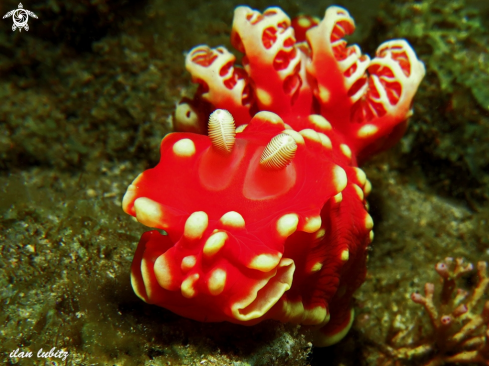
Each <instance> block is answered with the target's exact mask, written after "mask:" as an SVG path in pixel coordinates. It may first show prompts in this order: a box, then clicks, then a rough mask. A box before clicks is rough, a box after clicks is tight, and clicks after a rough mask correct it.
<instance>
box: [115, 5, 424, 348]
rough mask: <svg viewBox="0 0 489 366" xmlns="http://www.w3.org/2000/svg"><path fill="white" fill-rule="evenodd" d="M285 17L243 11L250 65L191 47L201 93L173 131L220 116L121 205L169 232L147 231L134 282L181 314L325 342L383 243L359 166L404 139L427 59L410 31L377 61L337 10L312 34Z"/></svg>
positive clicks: (165, 155)
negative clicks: (305, 328) (265, 323)
mask: <svg viewBox="0 0 489 366" xmlns="http://www.w3.org/2000/svg"><path fill="white" fill-rule="evenodd" d="M291 24H292V23H291V21H290V19H289V18H288V16H287V15H286V14H285V13H283V11H282V10H281V9H280V8H276V7H274V8H269V9H267V10H265V11H264V13H263V14H261V13H259V12H257V11H254V10H252V9H250V8H248V7H245V6H240V7H238V8H236V10H235V17H234V23H233V32H232V35H231V39H232V43H233V45H234V46H235V47H236V48H237V49H238V50H239V51H241V52H243V53H244V54H245V56H244V57H243V65H244V68H243V69H241V68H239V67H235V66H234V61H235V57H234V56H233V55H232V54H231V53H229V52H228V51H227V50H226V49H224V48H222V47H219V48H217V49H214V50H213V49H210V48H209V47H207V46H197V47H196V48H194V49H193V50H192V51H190V53H189V55H188V56H187V69H188V70H189V71H190V73H191V74H192V76H193V79H194V81H196V82H198V83H199V84H200V88H199V90H198V91H197V94H196V96H195V97H194V99H193V100H192V101H187V102H185V103H182V104H181V105H180V106H179V107H178V108H180V111H179V110H178V109H177V112H176V116H177V121H176V122H177V123H176V126H177V128H178V129H180V130H183V131H205V129H206V128H205V126H204V122H203V117H202V116H203V115H205V114H206V112H204V111H213V112H212V114H210V117H209V125H208V135H204V134H196V133H193V132H177V133H171V134H169V135H167V136H166V137H165V138H164V139H163V141H162V143H161V159H160V163H159V164H158V165H157V166H156V167H155V168H153V169H149V170H147V171H145V172H143V173H142V174H140V175H139V176H138V177H137V178H136V179H135V180H134V181H133V183H132V184H131V185H130V186H129V188H128V190H127V192H126V194H125V196H124V199H123V209H124V211H125V212H127V213H128V214H130V215H132V216H135V217H136V218H137V220H138V221H139V222H140V223H142V224H144V225H146V226H149V227H152V228H156V229H162V230H164V231H165V232H166V235H162V234H160V232H159V231H157V230H153V231H149V232H146V233H145V234H143V236H142V238H141V240H140V242H139V245H138V248H137V250H136V253H135V256H134V260H133V263H132V267H131V282H132V286H133V288H134V290H135V292H136V294H137V295H138V296H139V297H140V298H141V299H143V300H144V301H146V302H148V303H151V304H156V305H159V306H162V307H165V308H167V309H170V310H171V311H173V312H175V313H177V314H180V315H182V316H185V317H189V318H192V319H196V320H200V321H208V322H217V321H229V322H233V323H238V324H245V325H253V324H256V323H258V322H260V321H262V320H265V319H276V320H280V321H283V322H293V323H298V324H305V325H310V326H313V327H314V328H315V339H314V344H315V345H317V346H327V345H330V344H333V343H336V342H338V341H339V340H340V339H341V338H342V337H344V335H345V334H346V333H347V332H348V330H349V328H350V327H351V324H352V321H353V310H352V307H351V299H352V296H353V293H354V291H355V290H356V289H357V288H358V287H359V286H360V285H361V284H362V282H363V281H364V279H365V273H366V260H367V249H368V246H369V244H370V243H371V242H372V240H373V231H372V228H373V221H372V218H371V217H370V215H369V214H368V204H367V201H366V198H367V196H368V194H369V193H370V190H371V185H370V182H369V181H368V179H367V178H366V175H365V173H364V172H363V171H362V170H361V169H360V168H358V167H357V165H358V160H359V159H361V160H364V159H366V158H368V157H369V156H370V155H372V154H373V153H376V152H378V151H381V150H384V149H386V148H388V147H390V146H391V145H393V144H394V143H395V142H397V141H398V139H399V138H400V137H401V136H402V134H403V132H404V129H405V126H406V124H407V118H408V117H409V116H410V115H411V113H412V112H411V104H412V99H413V97H414V94H415V91H416V89H417V86H418V85H419V83H420V81H421V79H422V77H423V75H424V66H423V64H422V62H420V61H419V60H418V59H417V58H416V55H415V54H414V51H413V50H412V49H411V47H410V46H409V44H407V42H405V41H404V40H395V41H389V42H386V43H384V44H383V45H381V46H380V47H379V50H378V51H377V56H376V58H374V59H373V60H370V59H369V58H368V56H364V55H362V54H361V52H360V50H359V48H358V47H357V46H350V47H346V42H344V41H343V40H342V37H343V36H344V35H345V34H350V33H351V32H353V30H354V23H353V19H352V18H351V17H350V15H349V14H348V12H347V11H346V10H345V9H343V8H340V7H330V8H328V10H327V11H326V14H325V17H324V19H323V20H322V21H320V22H312V23H311V28H310V29H308V30H307V29H301V30H300V34H302V37H304V36H305V37H306V39H307V43H306V42H297V40H296V39H295V38H294V29H293V28H292V26H291ZM293 24H301V25H303V24H304V22H297V21H296V22H295V23H293ZM182 111H183V112H182ZM235 125H238V127H237V128H236V126H235Z"/></svg>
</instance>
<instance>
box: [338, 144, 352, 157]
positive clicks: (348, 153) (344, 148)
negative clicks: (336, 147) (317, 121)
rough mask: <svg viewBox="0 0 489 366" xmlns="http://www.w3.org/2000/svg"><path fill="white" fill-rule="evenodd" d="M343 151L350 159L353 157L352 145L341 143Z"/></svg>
mask: <svg viewBox="0 0 489 366" xmlns="http://www.w3.org/2000/svg"><path fill="white" fill-rule="evenodd" d="M340 149H341V152H342V153H343V155H345V156H346V157H347V158H348V159H351V150H350V147H349V146H348V145H346V144H341V145H340Z"/></svg>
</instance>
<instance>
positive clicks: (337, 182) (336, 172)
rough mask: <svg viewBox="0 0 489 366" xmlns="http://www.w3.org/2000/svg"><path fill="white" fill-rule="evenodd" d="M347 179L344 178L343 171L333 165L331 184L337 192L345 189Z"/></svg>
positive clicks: (344, 173)
mask: <svg viewBox="0 0 489 366" xmlns="http://www.w3.org/2000/svg"><path fill="white" fill-rule="evenodd" d="M347 183H348V179H347V177H346V172H345V170H344V169H343V168H342V167H340V166H339V165H335V166H334V168H333V184H334V186H335V188H336V191H337V192H341V191H343V190H344V189H345V187H346V184H347Z"/></svg>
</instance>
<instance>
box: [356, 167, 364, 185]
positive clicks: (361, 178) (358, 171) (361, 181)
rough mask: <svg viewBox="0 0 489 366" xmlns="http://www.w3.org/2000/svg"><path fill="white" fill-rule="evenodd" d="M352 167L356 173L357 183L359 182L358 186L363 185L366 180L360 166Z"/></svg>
mask: <svg viewBox="0 0 489 366" xmlns="http://www.w3.org/2000/svg"><path fill="white" fill-rule="evenodd" d="M353 169H354V170H355V173H356V175H357V179H358V183H359V184H360V186H362V187H363V186H364V185H365V183H366V182H367V175H366V174H365V172H364V171H363V170H362V169H360V168H357V167H354V168H353Z"/></svg>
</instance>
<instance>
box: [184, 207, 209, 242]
mask: <svg viewBox="0 0 489 366" xmlns="http://www.w3.org/2000/svg"><path fill="white" fill-rule="evenodd" d="M208 224H209V218H208V216H207V214H206V213H205V212H203V211H197V212H194V213H193V214H192V215H190V216H189V218H188V219H187V221H186V222H185V228H184V230H183V236H185V238H186V239H188V240H199V239H200V238H201V237H202V234H204V231H205V230H206V229H207V225H208Z"/></svg>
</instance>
